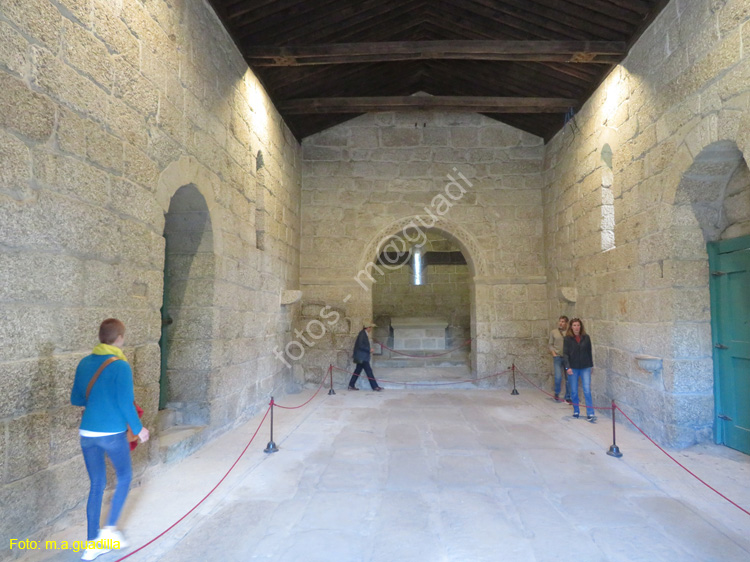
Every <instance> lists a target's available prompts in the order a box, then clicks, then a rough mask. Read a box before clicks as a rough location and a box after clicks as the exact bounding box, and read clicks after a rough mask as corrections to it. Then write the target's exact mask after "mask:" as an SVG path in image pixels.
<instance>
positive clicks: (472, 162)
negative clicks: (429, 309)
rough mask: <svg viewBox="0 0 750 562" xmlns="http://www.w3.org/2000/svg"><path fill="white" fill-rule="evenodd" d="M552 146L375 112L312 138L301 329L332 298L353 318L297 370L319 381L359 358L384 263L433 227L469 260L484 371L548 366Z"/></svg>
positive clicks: (462, 122)
mask: <svg viewBox="0 0 750 562" xmlns="http://www.w3.org/2000/svg"><path fill="white" fill-rule="evenodd" d="M543 152H544V146H543V144H542V140H541V139H540V138H537V137H534V136H532V135H529V134H527V133H523V132H521V131H519V130H516V129H514V128H512V127H509V126H507V125H504V124H502V123H499V122H498V121H494V120H492V119H489V118H486V117H483V116H480V115H476V114H452V113H439V112H435V113H432V112H415V113H405V114H394V113H381V114H370V115H365V116H361V117H358V118H356V119H353V120H351V121H348V122H346V123H344V124H342V125H338V126H336V127H333V128H331V129H329V130H327V131H324V132H322V133H319V134H317V135H314V136H312V137H308V138H307V139H305V141H304V142H303V157H304V162H303V186H302V198H303V203H302V226H301V228H302V262H301V279H300V284H301V288H302V290H303V301H304V302H305V303H306V306H304V307H303V314H304V313H305V312H306V311H309V312H310V314H311V316H303V318H302V323H301V326H300V327H299V329H300V331H301V332H303V333H304V331H305V326H306V325H307V324H308V323H309V322H310V321H311V320H312V319H314V317H315V315H317V314H318V313H319V311H320V309H321V308H322V307H324V306H330V307H332V309H335V310H336V311H337V313H338V314H339V316H341V318H343V319H345V321H346V324H345V325H344V326H339V325H336V326H335V329H332V330H330V332H329V333H326V334H325V336H324V337H321V338H320V339H317V340H316V341H312V342H311V343H313V344H314V345H312V346H307V347H306V348H305V350H304V358H303V359H301V360H300V361H299V362H298V367H297V376H299V377H305V379H306V380H319V377H320V376H322V374H323V372H324V371H325V369H326V368H327V367H328V364H329V363H333V364H334V365H337V366H338V367H340V368H342V369H346V368H348V367H349V366H351V363H350V362H349V361H350V359H349V358H350V356H351V346H352V343H353V337H354V335H355V334H356V333H357V331H358V330H359V329H360V328H361V322H362V320H363V319H365V318H368V317H370V316H371V315H372V312H373V297H372V283H373V282H375V283H377V282H378V279H379V278H381V275H382V273H379V272H378V270H377V269H374V268H373V267H372V265H373V261H374V260H375V259H376V258H377V256H378V255H379V254H380V252H381V251H383V250H386V251H387V250H394V248H388V247H386V242H387V241H389V240H390V239H391V237H392V236H397V238H401V239H403V240H405V241H407V242H408V240H409V239H418V238H420V235H421V236H426V233H427V232H429V231H430V228H428V227H431V228H432V229H433V230H434V231H436V232H438V233H439V234H441V235H444V236H446V237H447V238H448V239H450V240H451V241H452V242H453V243H454V244H455V245H456V246H457V247H458V248H460V249H461V251H462V253H463V255H464V257H465V258H466V260H467V262H468V269H469V271H470V279H471V283H470V285H471V286H470V295H471V298H470V300H471V303H470V309H471V335H472V337H473V338H474V342H473V347H472V361H473V367H474V371H475V372H476V373H478V374H479V375H485V374H491V373H494V372H497V371H500V370H503V369H505V368H507V367H508V366H509V365H510V362H511V361H513V360H515V361H516V363H517V364H519V365H522V367H523V368H524V369H525V370H526V371H527V372H529V373H532V374H535V373H540V372H542V371H543V370H545V369H546V359H545V357H544V352H543V347H544V345H543V340H544V337H545V334H546V332H547V311H546V302H545V299H546V291H545V287H544V282H545V277H544V259H543V239H542V220H541V219H542V190H541V186H542V176H541V166H542V158H543ZM449 184H450V185H449ZM460 186H463V187H460ZM446 189H447V191H448V192H450V193H446ZM462 189H463V190H464V191H465V193H462V191H461V190H462ZM450 194H452V197H453V198H451V195H450ZM417 217H422V222H420V221H419V220H418V219H417ZM415 221H416V222H415ZM415 225H416V228H415ZM368 264H369V266H368ZM365 270H368V271H370V275H371V276H372V277H371V278H368V276H367V274H366V273H365ZM308 339H309V338H308ZM299 354H300V353H299V352H297V353H296V355H299ZM340 378H341V380H343V379H344V378H345V375H343V374H340ZM501 382H505V381H504V379H503V380H502V381H501Z"/></svg>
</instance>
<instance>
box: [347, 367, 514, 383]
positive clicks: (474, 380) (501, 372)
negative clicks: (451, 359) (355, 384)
mask: <svg viewBox="0 0 750 562" xmlns="http://www.w3.org/2000/svg"><path fill="white" fill-rule="evenodd" d="M333 368H334V369H336V370H337V371H341V372H342V373H346V374H347V375H354V374H355V373H353V372H352V371H347V370H346V369H341V368H339V367H333ZM509 371H510V369H506V370H504V371H500V372H499V373H493V374H491V375H487V376H486V377H480V378H477V379H463V380H460V381H447V382H408V381H389V380H386V379H379V380H380V381H381V382H387V383H390V384H404V385H420V384H421V385H427V386H441V385H446V384H459V383H464V382H477V381H481V380H484V379H489V378H492V377H497V376H500V375H504V374H505V373H508V372H509ZM358 376H360V377H362V378H365V379H368V380H378V379H376V378H374V377H368V376H367V375H364V374H362V373H360V374H359V375H358Z"/></svg>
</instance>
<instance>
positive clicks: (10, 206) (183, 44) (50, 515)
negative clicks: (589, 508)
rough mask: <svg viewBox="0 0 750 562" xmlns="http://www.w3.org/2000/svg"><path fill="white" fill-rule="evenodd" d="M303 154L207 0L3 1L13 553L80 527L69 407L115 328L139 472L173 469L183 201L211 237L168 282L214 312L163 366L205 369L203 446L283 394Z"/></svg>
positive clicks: (5, 450)
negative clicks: (139, 411) (166, 377)
mask: <svg viewBox="0 0 750 562" xmlns="http://www.w3.org/2000/svg"><path fill="white" fill-rule="evenodd" d="M259 152H261V153H262V156H263V162H264V167H263V169H262V174H263V176H264V177H263V182H262V185H261V187H262V190H261V189H259V188H258V185H257V182H256V167H257V166H258V162H256V156H257V154H258V153H259ZM298 160H299V145H298V143H297V142H296V141H295V140H294V138H293V137H292V135H291V134H290V133H289V131H288V129H287V128H286V127H285V125H284V124H283V122H282V121H281V119H280V117H279V115H278V114H277V113H276V112H275V110H274V108H273V106H272V104H271V103H270V101H269V99H268V97H267V96H266V94H265V92H264V91H263V88H262V86H261V85H260V83H259V82H258V80H257V79H256V78H255V77H254V75H253V74H252V73H251V72H250V71H249V70H248V68H247V66H246V64H245V63H244V61H243V59H242V57H241V56H240V54H239V53H238V52H237V50H236V49H235V47H234V46H233V43H232V41H231V40H230V38H229V37H228V35H227V34H226V32H225V31H224V30H223V28H222V27H221V25H220V24H219V23H218V20H217V18H216V17H215V15H214V14H213V12H211V11H210V9H209V8H208V7H207V5H206V4H205V3H204V2H201V1H197V0H192V1H185V2H169V1H162V0H154V1H149V2H145V3H143V2H139V1H137V0H121V1H118V2H110V1H105V0H92V1H90V2H89V1H86V2H79V1H75V0H60V1H54V2H53V1H50V0H25V1H23V2H0V395H2V397H3V399H2V401H0V505H2V513H3V514H2V517H0V537H3V539H4V541H5V542H4V544H2V545H0V549H7V548H8V542H7V539H8V538H24V537H32V538H36V539H40V538H43V537H44V536H45V533H47V532H49V531H50V530H51V529H53V528H55V527H59V526H60V525H62V524H69V523H70V520H71V518H74V519H76V520H78V521H83V520H84V516H83V513H82V510H83V506H84V503H85V498H86V494H87V486H86V485H85V483H86V482H87V477H86V471H85V468H84V465H83V461H82V458H81V454H80V450H79V445H78V437H77V426H78V422H79V420H80V409H79V408H76V407H72V406H70V405H69V393H70V387H71V383H72V379H73V373H74V370H75V367H76V364H77V362H78V361H79V360H80V359H81V358H82V357H84V356H85V355H87V354H88V353H89V352H90V350H91V348H92V347H93V346H94V344H95V343H96V334H97V328H98V325H99V323H100V322H101V320H103V319H104V318H107V317H110V316H114V317H119V318H121V319H122V320H123V321H124V322H125V323H126V325H127V333H126V347H125V353H126V355H127V356H128V358H129V359H130V361H131V363H132V365H133V368H134V378H135V386H136V397H137V400H138V403H139V404H140V405H142V406H143V407H144V408H145V410H146V413H145V417H144V421H145V425H146V426H148V427H150V428H151V429H152V430H153V431H152V441H151V442H149V444H148V445H146V446H141V447H139V448H138V449H137V450H136V451H135V454H134V456H133V460H134V469H135V472H136V476H137V477H142V476H143V475H144V473H145V470H146V468H147V467H148V466H149V465H153V464H156V463H158V462H159V459H160V458H161V457H160V447H159V431H158V427H157V426H156V425H155V424H156V418H157V401H158V397H159V377H160V348H159V343H158V342H159V338H160V334H161V324H162V323H161V317H160V308H161V306H162V290H163V279H164V260H165V240H164V237H163V234H164V230H165V213H167V211H168V210H170V203H171V201H172V198H173V195H175V193H177V192H178V190H180V188H183V189H187V188H189V189H192V190H193V191H195V193H197V195H195V198H196V200H202V203H201V205H202V206H203V208H204V209H206V210H207V213H208V215H207V218H208V221H207V222H208V228H209V229H210V230H209V231H208V234H207V235H206V236H205V237H204V238H203V239H202V241H200V244H199V245H200V247H201V250H200V252H199V253H198V254H196V256H197V257H195V256H189V257H190V259H191V260H192V261H189V262H188V261H186V260H185V259H181V257H182V258H184V257H185V256H184V255H183V256H179V255H177V256H176V260H175V262H174V263H173V264H172V265H171V266H170V267H173V268H174V269H173V270H172V271H170V272H168V274H169V275H170V276H172V277H173V278H174V279H176V280H178V281H180V282H182V281H186V280H189V281H190V283H187V284H186V283H185V282H183V283H182V286H181V289H180V290H182V291H183V301H182V303H183V305H184V306H185V307H186V308H185V310H183V311H182V312H183V315H184V316H185V317H190V310H189V308H190V307H191V306H193V307H198V308H197V310H199V311H200V315H199V316H193V317H192V319H191V320H190V321H186V322H184V323H183V324H182V325H181V328H180V329H181V330H182V331H181V332H180V337H181V338H183V340H186V341H190V342H191V343H190V345H186V346H184V347H183V348H182V349H183V352H181V353H175V354H172V356H170V357H169V358H168V365H167V366H168V368H169V369H171V370H172V372H179V371H180V370H184V369H196V368H197V369H199V370H200V371H201V373H203V374H202V375H201V376H202V377H203V378H202V379H201V380H197V381H196V384H199V385H202V387H203V390H202V391H203V394H202V398H201V399H200V405H201V407H205V408H207V410H206V412H204V413H207V416H206V417H205V419H204V420H203V423H204V425H205V428H204V430H203V431H202V433H200V434H199V435H198V436H197V437H196V438H195V440H194V443H193V446H197V445H199V444H200V443H201V442H204V441H205V440H207V439H209V438H210V437H211V436H212V435H215V434H216V433H217V432H220V431H223V430H225V429H226V428H228V427H230V426H232V425H235V424H237V423H239V422H241V421H242V420H244V419H246V418H247V417H248V416H250V415H251V414H252V413H254V412H255V411H257V409H258V408H259V407H260V405H261V404H265V403H266V401H267V396H268V395H269V393H270V392H271V391H272V389H273V388H275V387H278V386H279V385H281V384H283V383H284V379H285V369H284V368H283V366H282V365H281V364H279V363H278V362H277V361H276V360H275V359H273V357H272V355H271V353H272V349H273V347H274V346H276V345H283V344H284V343H285V342H286V340H287V339H288V338H289V335H290V329H291V322H292V317H293V314H294V312H295V310H296V309H295V308H289V309H283V308H282V307H280V305H279V294H280V292H281V290H283V289H296V288H298V286H297V283H298V279H299V205H300V168H299V166H298ZM260 191H262V193H260ZM261 196H262V197H263V200H264V205H263V207H262V212H263V213H264V215H263V217H261V218H264V219H265V224H264V226H263V230H264V232H265V249H264V250H263V251H261V250H259V249H257V248H256V230H258V229H257V228H256V217H257V213H256V199H257V198H258V197H261ZM176 220H177V221H178V222H179V220H180V217H179V216H176ZM177 231H178V232H181V233H183V234H184V233H186V231H185V230H184V229H183V230H182V231H180V229H179V228H178V229H177ZM196 247H198V245H196ZM178 253H179V252H178ZM180 276H182V277H180ZM177 285H179V283H177ZM175 326H177V323H175ZM187 350H190V351H189V353H188V351H187ZM196 365H198V367H196ZM172 382H173V383H177V384H178V383H179V377H177V378H176V379H173V380H172ZM66 514H67V516H68V518H67V519H66ZM79 538H82V537H79ZM12 554H13V553H9V552H8V551H7V550H0V558H3V557H5V556H12Z"/></svg>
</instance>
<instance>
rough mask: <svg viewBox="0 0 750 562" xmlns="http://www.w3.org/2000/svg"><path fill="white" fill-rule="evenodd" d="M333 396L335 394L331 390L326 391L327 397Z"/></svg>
mask: <svg viewBox="0 0 750 562" xmlns="http://www.w3.org/2000/svg"><path fill="white" fill-rule="evenodd" d="M334 394H336V391H335V390H333V389H331V390H329V391H328V396H333V395H334Z"/></svg>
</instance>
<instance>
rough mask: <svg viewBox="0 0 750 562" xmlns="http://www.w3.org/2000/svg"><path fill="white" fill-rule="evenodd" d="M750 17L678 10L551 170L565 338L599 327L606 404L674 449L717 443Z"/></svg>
mask: <svg viewBox="0 0 750 562" xmlns="http://www.w3.org/2000/svg"><path fill="white" fill-rule="evenodd" d="M749 16H750V8H748V4H747V2H746V1H743V0H724V1H720V2H683V1H672V2H670V3H669V4H668V5H667V7H666V8H665V9H664V12H663V13H662V14H661V15H660V16H659V17H658V18H657V19H656V20H655V22H654V23H653V24H652V25H651V26H650V28H649V29H648V30H647V31H646V32H645V33H644V34H643V36H642V37H641V38H640V39H639V41H638V42H637V44H636V45H635V46H634V47H633V49H632V50H631V52H630V54H629V56H628V57H627V58H626V59H625V61H624V62H623V63H622V64H621V65H619V66H618V67H617V68H616V69H615V70H614V71H613V72H612V73H611V74H610V75H609V77H608V78H607V79H606V80H605V81H604V83H603V84H602V85H601V86H600V87H599V88H598V90H597V91H596V92H595V93H594V95H593V96H592V98H591V99H590V100H589V101H588V102H587V103H586V104H585V105H584V106H583V108H582V109H581V110H580V111H579V112H578V114H577V115H576V117H575V119H574V120H573V121H571V122H570V123H568V124H567V125H566V126H565V127H564V129H563V130H562V131H561V132H560V133H558V134H557V135H556V136H555V137H554V139H552V141H551V142H549V143H548V145H547V150H546V154H545V172H544V173H545V184H546V188H545V192H544V225H545V246H546V253H547V278H548V297H549V318H550V323H551V322H552V321H553V319H554V318H556V316H557V315H558V314H559V313H563V312H564V313H567V314H568V315H571V316H572V315H577V316H580V317H581V318H583V319H584V321H585V322H586V327H587V330H588V331H589V332H590V333H591V335H592V338H593V341H594V344H595V364H596V369H595V372H594V377H593V389H594V399H595V402H598V403H600V404H607V403H609V400H610V399H611V398H615V399H616V400H617V401H618V402H619V403H620V404H621V405H622V407H623V409H625V410H626V411H627V412H628V413H629V415H631V416H632V417H633V418H634V420H636V422H638V423H639V424H641V425H642V427H644V429H645V430H646V431H647V432H649V433H650V434H651V435H653V436H654V437H655V438H656V439H658V440H659V441H661V442H662V443H667V444H670V445H676V446H685V445H689V444H691V443H694V442H696V441H700V440H705V439H709V438H710V436H711V432H712V428H713V417H714V408H713V406H714V401H713V367H712V360H711V328H710V317H711V314H710V301H709V291H708V281H709V279H708V264H707V253H706V241H710V240H713V239H717V238H719V237H734V236H739V235H741V234H743V233H747V232H748V229H747V217H748V212H749V209H750V207H748V197H750V194H748V182H747V179H746V178H747V176H746V162H747V158H748V156H749V151H750V145H749V144H748V135H750V115H749V114H748V100H750V58H748V55H747V53H748V51H747V48H745V49H744V50H743V47H742V45H743V44H745V45H746V44H747V41H748V38H750V22H748V17H749ZM608 153H611V156H610V157H608ZM743 157H744V160H743ZM608 160H609V161H610V162H611V165H610V164H609V163H608ZM609 206H613V208H614V228H612V225H611V224H608V221H607V220H606V219H605V217H607V216H608V211H609ZM722 210H723V211H722ZM608 231H609V233H608ZM610 235H613V236H614V239H613V240H609V236H610ZM563 294H565V295H567V296H568V299H565V298H563V297H562V296H561V295H563ZM571 300H572V301H575V303H571V302H570V301H571ZM639 355H650V356H654V357H658V358H660V359H661V360H662V361H661V365H662V367H661V368H656V369H652V370H646V369H643V368H640V367H639V364H638V361H637V357H638V356H639ZM653 363H654V364H656V365H658V364H659V362H658V361H656V362H653Z"/></svg>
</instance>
